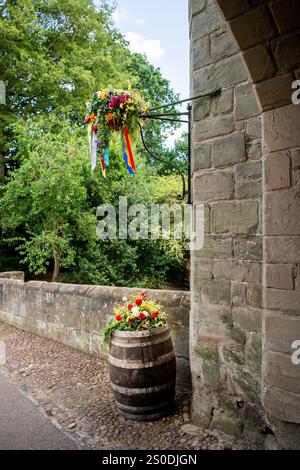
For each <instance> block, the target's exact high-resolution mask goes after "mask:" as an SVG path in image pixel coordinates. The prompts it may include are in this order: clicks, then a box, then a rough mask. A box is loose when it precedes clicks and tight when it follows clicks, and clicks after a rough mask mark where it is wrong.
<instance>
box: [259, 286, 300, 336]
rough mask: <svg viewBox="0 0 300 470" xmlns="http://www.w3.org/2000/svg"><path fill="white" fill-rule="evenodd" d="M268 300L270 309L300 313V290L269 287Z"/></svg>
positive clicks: (267, 290) (267, 291)
mask: <svg viewBox="0 0 300 470" xmlns="http://www.w3.org/2000/svg"><path fill="white" fill-rule="evenodd" d="M266 302H267V308H269V309H274V310H288V311H293V312H297V313H299V305H300V292H299V291H292V290H281V289H270V288H268V289H266ZM299 338H300V336H299Z"/></svg>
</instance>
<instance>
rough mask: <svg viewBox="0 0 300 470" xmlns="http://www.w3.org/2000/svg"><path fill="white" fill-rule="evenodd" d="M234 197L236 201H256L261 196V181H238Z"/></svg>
mask: <svg viewBox="0 0 300 470" xmlns="http://www.w3.org/2000/svg"><path fill="white" fill-rule="evenodd" d="M235 196H236V198H237V199H256V198H258V199H259V198H261V196H262V181H261V180H260V179H258V180H250V181H238V183H237V185H236V190H235Z"/></svg>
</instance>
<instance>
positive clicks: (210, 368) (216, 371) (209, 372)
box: [201, 360, 220, 388]
mask: <svg viewBox="0 0 300 470" xmlns="http://www.w3.org/2000/svg"><path fill="white" fill-rule="evenodd" d="M201 376H202V381H203V383H204V384H205V385H209V386H210V387H212V388H218V387H219V386H220V366H219V364H217V363H215V362H210V361H206V360H203V361H202V367H201Z"/></svg>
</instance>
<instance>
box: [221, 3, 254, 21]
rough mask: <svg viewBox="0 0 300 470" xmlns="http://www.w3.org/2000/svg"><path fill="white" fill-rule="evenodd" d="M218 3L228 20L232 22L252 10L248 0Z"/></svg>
mask: <svg viewBox="0 0 300 470" xmlns="http://www.w3.org/2000/svg"><path fill="white" fill-rule="evenodd" d="M217 3H218V4H219V6H220V9H221V11H222V13H223V15H224V17H225V18H226V20H232V19H233V18H235V17H237V16H240V15H242V14H243V13H246V12H247V11H248V10H249V9H250V4H249V1H248V0H239V1H238V2H233V1H232V0H217Z"/></svg>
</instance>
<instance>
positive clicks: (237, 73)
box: [193, 54, 248, 96]
mask: <svg viewBox="0 0 300 470" xmlns="http://www.w3.org/2000/svg"><path fill="white" fill-rule="evenodd" d="M193 78H194V80H193V93H194V95H195V96H197V95H201V94H206V93H211V92H213V91H216V90H218V89H220V88H222V89H223V88H228V87H230V86H233V85H236V84H237V83H241V82H243V81H245V80H247V78H248V72H247V69H246V67H245V65H244V63H243V61H242V59H241V57H240V56H239V55H238V54H237V55H234V56H232V57H230V58H229V59H226V60H224V61H220V62H218V63H216V64H212V65H209V66H207V67H204V68H202V69H200V70H197V71H196V72H194V74H193Z"/></svg>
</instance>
